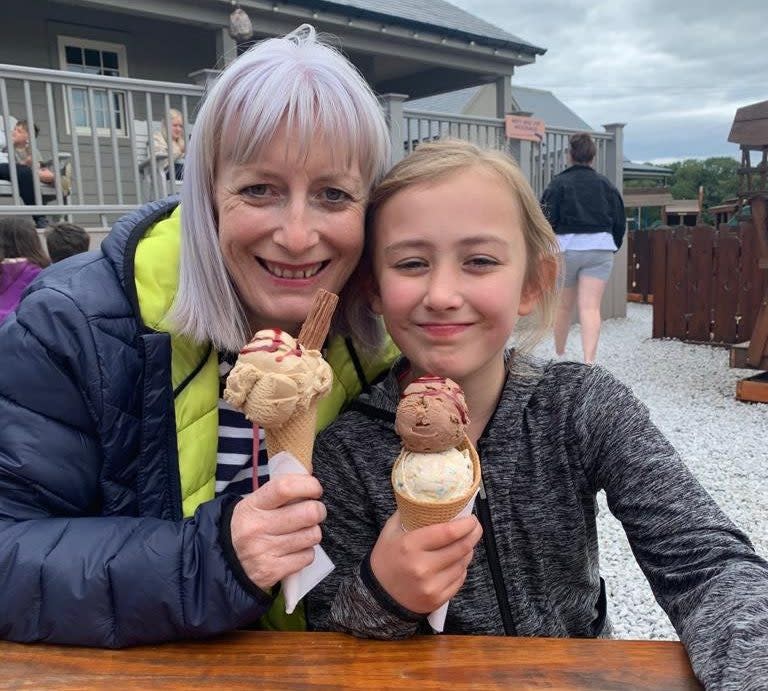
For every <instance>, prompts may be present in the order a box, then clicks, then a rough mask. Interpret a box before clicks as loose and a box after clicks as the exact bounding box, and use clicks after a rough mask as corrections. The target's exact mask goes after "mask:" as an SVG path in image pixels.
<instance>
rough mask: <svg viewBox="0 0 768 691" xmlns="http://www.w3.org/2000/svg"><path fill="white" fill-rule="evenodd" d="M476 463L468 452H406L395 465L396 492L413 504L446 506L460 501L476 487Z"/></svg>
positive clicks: (394, 483) (394, 481) (457, 450)
mask: <svg viewBox="0 0 768 691" xmlns="http://www.w3.org/2000/svg"><path fill="white" fill-rule="evenodd" d="M472 480H473V471H472V459H471V458H470V456H469V453H468V452H467V451H460V450H459V449H449V450H448V451H440V452H439V453H414V452H412V451H404V452H403V454H402V455H401V456H400V458H399V460H398V462H397V464H396V465H395V469H394V474H393V477H392V482H393V485H394V488H395V490H397V491H398V492H400V494H403V495H405V496H406V497H408V498H409V499H411V500H413V501H421V502H443V501H450V500H452V499H457V498H459V497H461V496H463V495H465V494H466V493H467V491H468V490H469V488H470V487H471V486H472Z"/></svg>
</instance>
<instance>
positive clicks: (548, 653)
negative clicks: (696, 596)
mask: <svg viewBox="0 0 768 691" xmlns="http://www.w3.org/2000/svg"><path fill="white" fill-rule="evenodd" d="M308 687H314V688H326V689H342V688H346V689H406V688H418V689H450V691H456V690H458V689H469V688H472V689H542V688H548V689H603V690H608V689H664V691H674V690H676V689H700V688H701V687H700V686H699V684H698V683H697V681H696V679H695V677H694V676H693V672H692V671H691V667H690V665H689V663H688V658H687V657H686V654H685V651H684V649H683V647H682V646H681V645H680V644H679V643H676V642H669V641H663V642H662V641H617V640H585V639H553V638H502V637H499V638H491V637H486V636H422V637H417V638H413V639H410V640H407V641H361V640H357V639H354V638H352V637H349V636H345V635H342V634H335V633H319V634H316V633H271V632H256V631H243V632H237V633H233V634H230V635H228V636H224V637H221V638H215V639H210V640H207V641H195V642H185V643H169V644H165V645H157V646H145V647H140V648H130V649H127V650H94V649H90V648H69V647H64V646H48V645H41V644H34V645H21V644H17V643H4V642H0V688H3V689H6V688H11V689H22V688H36V689H106V688H109V689H112V690H113V691H114V690H116V689H130V688H135V689H139V688H140V689H185V690H187V689H206V691H210V690H211V689H215V688H227V689H241V688H243V689H244V688H250V689H304V688H308Z"/></svg>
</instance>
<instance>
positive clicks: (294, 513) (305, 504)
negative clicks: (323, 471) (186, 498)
mask: <svg viewBox="0 0 768 691" xmlns="http://www.w3.org/2000/svg"><path fill="white" fill-rule="evenodd" d="M322 493H323V490H322V488H321V487H320V483H319V482H318V481H317V479H316V478H315V477H312V476H311V475H284V476H282V477H279V478H276V479H274V480H270V481H269V482H267V483H266V484H264V485H262V486H261V487H259V488H258V489H257V490H256V491H255V492H253V494H249V495H247V496H246V497H245V498H244V499H243V500H242V501H240V502H238V504H237V506H235V509H234V511H233V512H232V523H231V524H230V526H231V527H230V530H231V535H232V546H233V547H234V549H235V554H237V558H238V559H239V560H240V564H241V565H242V567H243V570H244V571H245V573H246V574H247V576H248V578H250V579H251V580H252V581H253V582H254V583H255V584H256V585H257V586H258V587H259V588H261V589H262V590H266V589H268V588H271V587H272V586H273V585H274V584H275V583H277V582H278V581H279V580H281V579H282V578H283V577H285V576H288V575H289V574H292V573H295V572H296V571H299V570H301V569H303V568H304V567H305V566H309V565H310V564H311V563H312V560H313V559H314V551H313V547H314V546H315V545H317V544H318V543H319V542H320V538H321V537H322V535H321V531H320V523H321V522H322V521H323V520H325V516H326V510H325V506H324V505H323V504H322V503H321V502H319V501H317V500H318V499H319V498H320V497H321V496H322Z"/></svg>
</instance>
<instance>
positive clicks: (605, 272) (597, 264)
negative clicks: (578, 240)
mask: <svg viewBox="0 0 768 691" xmlns="http://www.w3.org/2000/svg"><path fill="white" fill-rule="evenodd" d="M613 255H614V253H613V252H612V251H611V250H576V251H569V250H566V251H565V252H563V262H562V266H563V288H573V286H575V285H576V283H577V282H578V280H579V276H589V277H590V278H599V279H600V280H601V281H607V280H608V279H609V278H610V277H611V269H613Z"/></svg>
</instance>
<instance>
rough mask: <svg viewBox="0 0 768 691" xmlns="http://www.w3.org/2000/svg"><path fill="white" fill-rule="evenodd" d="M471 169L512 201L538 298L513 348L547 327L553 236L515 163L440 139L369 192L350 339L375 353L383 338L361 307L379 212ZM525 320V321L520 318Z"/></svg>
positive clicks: (528, 284)
mask: <svg viewBox="0 0 768 691" xmlns="http://www.w3.org/2000/svg"><path fill="white" fill-rule="evenodd" d="M471 168H476V169H481V170H485V171H487V172H490V173H492V174H493V175H496V176H497V177H498V178H499V179H500V180H501V182H502V183H503V184H504V185H505V187H506V188H507V189H508V191H509V193H510V194H511V195H512V196H513V197H514V199H515V200H516V201H517V204H518V207H519V209H520V214H521V222H522V230H523V236H524V240H525V248H526V254H527V262H526V263H527V266H526V276H525V283H524V290H526V291H534V292H536V293H537V294H538V305H537V309H536V319H535V320H533V323H534V328H533V329H526V331H527V333H526V335H525V337H524V338H522V339H516V340H518V345H519V346H520V347H522V348H523V349H529V348H530V347H532V346H533V345H534V344H535V343H536V341H538V340H539V338H541V336H542V335H543V334H544V333H545V332H546V331H547V330H548V329H549V328H550V326H551V324H552V321H553V319H554V312H555V306H556V304H557V272H558V255H559V252H560V249H559V246H558V242H557V238H556V236H555V233H554V231H553V230H552V226H550V224H549V222H548V221H547V219H546V217H545V216H544V213H543V212H542V210H541V206H540V205H539V202H538V200H537V199H536V195H535V194H534V192H533V190H532V189H531V186H530V184H528V180H526V178H525V176H524V175H523V173H522V171H521V170H520V168H519V167H518V165H517V163H515V161H514V160H513V159H512V158H511V157H510V156H508V155H506V154H505V153H503V152H501V151H493V150H488V149H481V148H480V147H478V146H476V145H475V144H472V143H470V142H467V141H462V140H458V139H445V140H441V141H437V142H429V143H426V144H421V145H419V147H418V149H416V151H414V152H413V153H412V154H410V155H409V156H408V157H406V158H404V159H403V160H402V161H400V162H399V163H397V164H396V165H395V166H394V167H393V168H392V169H391V170H390V171H389V173H387V175H386V176H385V177H384V179H383V180H382V181H381V182H380V183H379V184H378V185H377V186H376V187H375V188H374V190H373V192H372V193H371V198H370V203H369V205H368V210H367V215H366V230H365V233H366V236H365V249H364V251H363V257H362V259H361V261H360V264H359V265H358V269H357V271H356V272H355V275H354V276H353V278H352V279H351V280H352V281H354V282H355V283H356V284H357V285H358V290H357V291H356V293H357V296H358V298H357V301H356V304H353V305H350V306H349V309H350V310H351V311H353V312H354V314H352V315H350V317H349V323H350V325H351V326H352V327H353V330H354V333H355V336H356V337H357V338H358V340H360V341H361V342H362V343H364V344H365V345H366V346H367V347H369V348H372V349H375V348H376V347H377V346H378V344H379V343H380V339H381V338H382V336H383V333H382V330H381V326H380V320H376V319H375V317H374V315H372V313H371V312H370V308H369V307H368V305H367V300H368V296H369V294H370V286H371V281H372V280H375V279H374V278H373V277H374V273H373V257H372V255H373V233H374V230H375V223H376V217H377V214H378V212H379V211H380V210H381V208H382V207H383V206H384V204H386V203H387V202H388V201H389V200H390V199H392V197H394V196H395V195H396V194H397V193H398V192H402V191H403V190H405V189H408V188H410V187H413V186H414V185H420V184H432V183H435V182H437V181H439V180H443V179H445V178H447V177H450V176H452V175H456V174H458V173H463V172H466V171H467V170H469V169H471ZM526 321H528V322H530V321H531V320H526Z"/></svg>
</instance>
